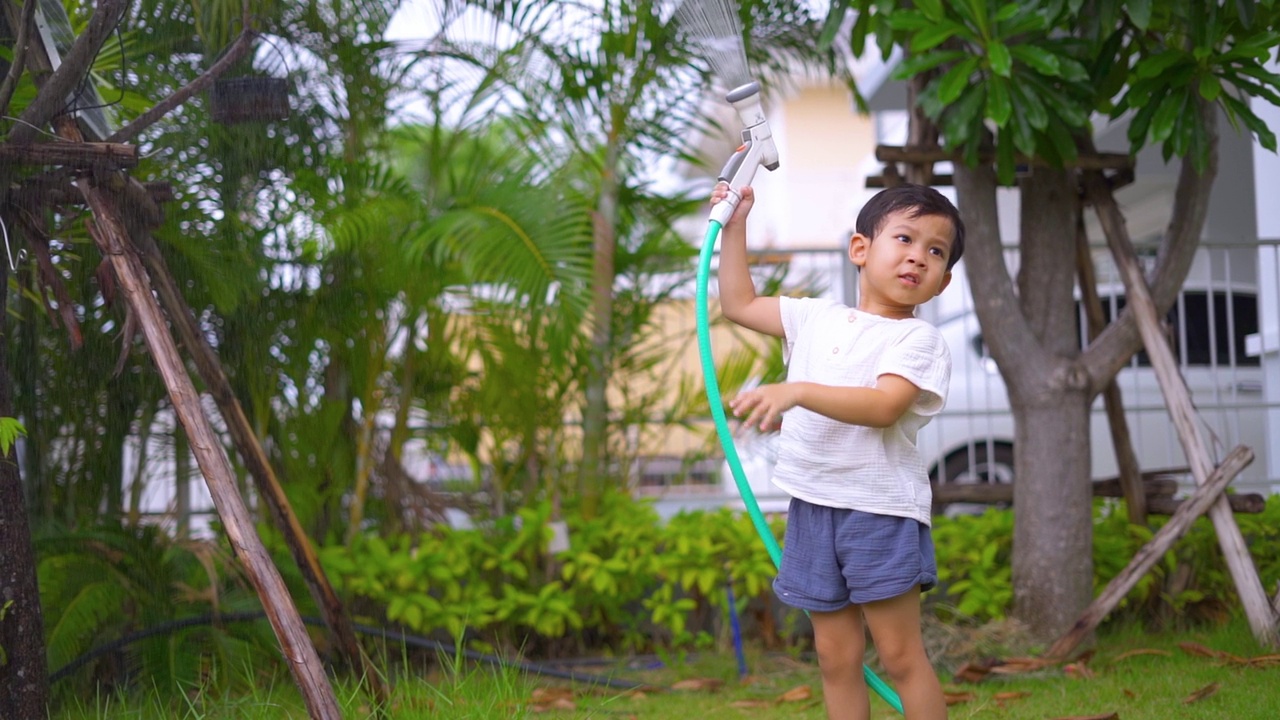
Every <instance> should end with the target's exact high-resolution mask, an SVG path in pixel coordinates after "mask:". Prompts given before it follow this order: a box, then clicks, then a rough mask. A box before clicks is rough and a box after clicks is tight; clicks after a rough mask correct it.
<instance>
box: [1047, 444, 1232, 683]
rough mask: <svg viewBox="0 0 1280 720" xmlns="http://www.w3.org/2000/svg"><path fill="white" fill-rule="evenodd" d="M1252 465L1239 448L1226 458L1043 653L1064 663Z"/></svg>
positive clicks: (1048, 657)
mask: <svg viewBox="0 0 1280 720" xmlns="http://www.w3.org/2000/svg"><path fill="white" fill-rule="evenodd" d="M1251 462H1253V451H1252V450H1250V449H1249V448H1247V447H1245V446H1243V445H1239V446H1237V447H1236V448H1235V449H1234V450H1232V451H1231V453H1230V454H1229V455H1227V458H1226V460H1224V461H1223V463H1222V465H1221V466H1219V467H1218V468H1217V469H1216V470H1214V471H1213V473H1212V474H1211V475H1210V477H1209V478H1208V482H1206V483H1205V484H1204V485H1201V486H1200V487H1199V488H1196V491H1195V492H1194V493H1192V495H1191V497H1190V498H1189V499H1188V500H1187V502H1186V503H1184V504H1183V505H1182V506H1181V507H1179V508H1178V511H1177V512H1175V513H1174V514H1173V516H1172V517H1170V518H1169V522H1167V523H1165V524H1164V527H1162V528H1160V529H1159V530H1158V531H1157V532H1156V534H1155V536H1154V537H1152V538H1151V541H1150V542H1148V543H1147V544H1146V545H1144V546H1143V547H1142V549H1141V550H1139V551H1138V553H1137V554H1136V555H1134V556H1133V559H1132V560H1130V561H1129V564H1128V565H1127V566H1125V569H1124V570H1122V571H1121V572H1120V574H1119V575H1116V576H1115V577H1114V578H1113V579H1112V580H1111V582H1110V583H1108V584H1107V587H1106V588H1105V589H1104V590H1103V591H1102V594H1100V595H1099V596H1098V598H1097V599H1096V600H1094V601H1093V602H1092V603H1090V605H1089V607H1088V608H1087V609H1086V610H1085V612H1084V614H1083V615H1082V616H1081V617H1080V619H1079V620H1077V621H1076V623H1075V625H1073V626H1072V627H1071V630H1069V631H1068V632H1067V633H1066V634H1065V635H1063V636H1062V637H1060V638H1058V640H1057V642H1055V643H1054V644H1053V646H1052V647H1050V648H1049V651H1048V652H1046V653H1045V657H1046V658H1047V659H1050V660H1065V659H1066V657H1067V655H1068V654H1070V653H1071V651H1072V650H1074V649H1075V648H1076V646H1077V645H1079V644H1080V643H1081V642H1082V641H1083V640H1084V639H1085V637H1087V636H1088V635H1089V633H1091V632H1093V630H1094V628H1096V627H1098V624H1099V623H1101V622H1102V621H1103V620H1104V619H1105V618H1106V617H1107V615H1109V614H1111V611H1112V610H1114V609H1115V607H1116V605H1118V604H1119V603H1120V601H1121V600H1123V599H1124V596H1125V595H1128V594H1129V591H1130V590H1132V589H1133V587H1134V586H1135V585H1137V584H1138V581H1139V580H1141V579H1142V576H1143V575H1146V574H1147V572H1148V571H1149V570H1151V568H1152V567H1154V566H1155V564H1156V563H1157V562H1159V561H1160V559H1161V558H1163V557H1164V555H1165V553H1167V552H1169V549H1170V548H1172V547H1173V544H1174V543H1175V542H1177V541H1178V538H1180V537H1182V536H1183V534H1184V533H1186V531H1187V530H1188V529H1189V528H1190V527H1191V524H1192V523H1193V522H1195V520H1196V518H1198V517H1200V516H1201V515H1203V514H1204V512H1205V511H1206V510H1208V509H1209V507H1210V505H1212V504H1213V503H1214V501H1215V500H1218V499H1220V498H1221V497H1222V492H1223V491H1224V490H1226V489H1227V485H1228V484H1230V483H1231V480H1232V479H1233V478H1235V476H1236V475H1239V474H1240V471H1241V470H1243V469H1244V468H1245V466H1247V465H1248V464H1249V463H1251Z"/></svg>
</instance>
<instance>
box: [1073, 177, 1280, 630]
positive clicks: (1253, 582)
mask: <svg viewBox="0 0 1280 720" xmlns="http://www.w3.org/2000/svg"><path fill="white" fill-rule="evenodd" d="M1084 184H1085V193H1086V196H1087V197H1088V199H1089V201H1090V202H1091V203H1092V204H1093V208H1094V211H1095V212H1096V213H1097V215H1098V220H1099V222H1100V223H1101V225H1102V229H1103V232H1104V233H1105V234H1106V236H1107V245H1108V246H1109V247H1110V248H1111V254H1112V256H1113V257H1114V258H1115V261H1116V266H1117V267H1118V268H1119V269H1120V275H1121V278H1122V279H1123V280H1124V285H1125V291H1126V293H1127V297H1128V303H1127V304H1128V307H1129V308H1132V311H1133V313H1134V317H1135V318H1136V319H1137V321H1138V331H1139V333H1140V334H1141V335H1142V342H1143V345H1145V346H1146V349H1147V355H1148V356H1149V357H1150V358H1151V365H1152V368H1153V369H1154V370H1155V373H1156V379H1157V380H1158V381H1159V382H1160V390H1161V392H1162V393H1163V394H1164V398H1165V404H1166V405H1167V406H1168V408H1169V415H1170V417H1171V418H1172V419H1173V424H1174V427H1175V428H1176V429H1177V431H1178V439H1179V440H1181V442H1182V449H1183V453H1184V454H1185V455H1186V456H1187V462H1188V463H1189V464H1190V465H1191V472H1192V475H1193V476H1194V477H1195V479H1196V484H1197V485H1204V484H1206V483H1207V482H1208V480H1209V476H1210V474H1211V473H1212V472H1213V462H1212V460H1211V459H1210V455H1209V451H1208V444H1207V443H1206V442H1205V439H1204V435H1203V432H1202V430H1201V427H1200V423H1199V422H1198V419H1197V417H1196V410H1195V405H1194V404H1193V403H1192V402H1191V394H1190V392H1189V391H1188V390H1187V385H1186V381H1185V380H1184V379H1183V377H1182V374H1181V373H1180V372H1179V370H1178V364H1177V360H1175V359H1174V357H1173V351H1172V350H1170V348H1169V345H1168V343H1167V342H1166V341H1165V339H1164V335H1163V333H1162V332H1161V329H1160V318H1159V316H1158V315H1157V314H1156V307H1155V303H1154V301H1152V299H1151V290H1150V288H1148V287H1147V279H1146V276H1145V275H1144V273H1143V270H1142V264H1141V263H1140V262H1139V260H1138V256H1137V253H1136V252H1135V251H1134V249H1133V243H1132V242H1131V241H1130V239H1129V231H1128V230H1127V229H1126V228H1125V225H1124V215H1123V214H1122V213H1121V212H1120V208H1119V206H1118V205H1116V201H1115V197H1114V196H1112V194H1111V193H1110V191H1109V190H1108V189H1107V186H1106V179H1105V178H1104V177H1103V176H1102V173H1101V172H1098V171H1087V172H1085V173H1084ZM1209 517H1210V518H1212V519H1213V526H1214V529H1215V530H1217V533H1218V542H1219V544H1220V545H1221V546H1222V554H1223V556H1224V557H1225V558H1226V561H1227V567H1228V568H1229V569H1230V570H1231V577H1232V578H1233V579H1234V580H1235V584H1236V591H1237V592H1238V593H1239V595H1240V602H1241V603H1242V604H1243V605H1244V611H1245V615H1246V616H1247V617H1248V619H1249V627H1250V628H1251V629H1252V630H1253V635H1254V637H1255V638H1257V640H1258V642H1259V643H1261V644H1263V645H1268V646H1269V645H1274V644H1275V643H1276V614H1275V612H1274V610H1273V608H1272V607H1271V603H1270V602H1269V600H1268V598H1267V594H1266V591H1265V590H1264V589H1263V587H1262V581H1261V580H1260V579H1259V578H1258V570H1257V568H1255V567H1254V565H1253V558H1252V557H1251V556H1250V555H1249V548H1248V547H1247V546H1246V545H1245V542H1244V536H1243V535H1241V533H1240V528H1239V527H1238V526H1237V525H1236V522H1235V518H1234V517H1233V516H1232V514H1231V506H1230V505H1229V504H1228V502H1227V500H1226V498H1222V497H1219V498H1218V499H1217V501H1216V502H1215V503H1214V504H1213V507H1212V508H1211V509H1210V511H1209Z"/></svg>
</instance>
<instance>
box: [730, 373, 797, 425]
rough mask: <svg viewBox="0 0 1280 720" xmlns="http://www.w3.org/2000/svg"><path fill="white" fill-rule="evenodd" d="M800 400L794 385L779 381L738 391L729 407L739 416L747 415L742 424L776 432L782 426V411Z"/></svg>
mask: <svg viewBox="0 0 1280 720" xmlns="http://www.w3.org/2000/svg"><path fill="white" fill-rule="evenodd" d="M799 402H800V399H799V396H798V390H797V388H796V387H795V386H794V385H790V384H788V383H778V384H776V385H761V386H760V387H757V388H754V389H751V390H746V391H743V392H740V393H738V396H737V397H735V398H734V399H733V400H730V401H729V409H730V410H732V411H733V414H734V415H735V416H737V417H742V416H744V415H745V416H746V419H745V420H743V421H742V424H743V425H744V426H746V427H757V428H759V429H760V431H761V432H775V431H777V430H778V429H779V428H780V427H782V413H784V412H786V411H788V410H790V409H791V408H793V407H795V406H796V405H797V404H798V403H799Z"/></svg>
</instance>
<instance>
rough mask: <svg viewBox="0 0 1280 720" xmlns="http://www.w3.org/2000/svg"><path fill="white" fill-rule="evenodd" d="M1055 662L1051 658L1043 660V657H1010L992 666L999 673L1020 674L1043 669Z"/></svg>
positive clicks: (992, 669) (993, 670)
mask: <svg viewBox="0 0 1280 720" xmlns="http://www.w3.org/2000/svg"><path fill="white" fill-rule="evenodd" d="M1054 664H1055V663H1054V662H1053V661H1051V660H1042V659H1041V658H1030V657H1020V658H1009V659H1008V660H1005V661H1004V662H1002V663H1000V664H999V665H996V666H995V667H993V668H991V672H993V673H996V674H997V675H1018V674H1021V673H1025V672H1035V671H1036V670H1043V669H1045V668H1047V667H1049V666H1050V665H1054Z"/></svg>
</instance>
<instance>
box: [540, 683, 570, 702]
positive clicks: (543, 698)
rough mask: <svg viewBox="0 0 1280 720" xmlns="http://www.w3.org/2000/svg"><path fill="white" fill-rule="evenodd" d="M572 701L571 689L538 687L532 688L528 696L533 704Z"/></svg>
mask: <svg viewBox="0 0 1280 720" xmlns="http://www.w3.org/2000/svg"><path fill="white" fill-rule="evenodd" d="M572 699H573V689H572V688H562V687H552V688H547V687H539V688H534V689H533V692H532V693H530V694H529V700H530V702H534V703H548V702H554V701H556V700H572Z"/></svg>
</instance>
